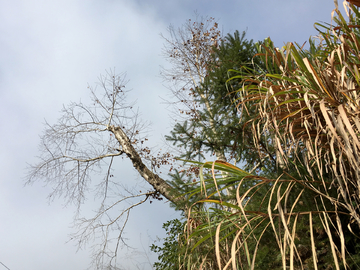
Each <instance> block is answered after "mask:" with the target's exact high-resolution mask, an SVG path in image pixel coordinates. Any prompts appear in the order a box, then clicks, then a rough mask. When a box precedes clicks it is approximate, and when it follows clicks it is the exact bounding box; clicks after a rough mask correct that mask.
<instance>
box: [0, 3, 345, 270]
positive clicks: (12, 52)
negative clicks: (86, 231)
mask: <svg viewBox="0 0 360 270" xmlns="http://www.w3.org/2000/svg"><path fill="white" fill-rule="evenodd" d="M339 4H340V5H341V1H339ZM333 9H334V3H333V1H332V0H316V1H314V0H302V1H296V0H287V1H285V0H272V1H268V0H253V1H242V0H236V1H235V0H226V1H218V0H207V1H205V0H172V1H169V0H132V1H130V0H82V1H80V0H61V1H60V0H52V1H48V0H47V1H45V0H12V1H8V0H0V115H1V117H0V127H1V128H0V129H1V133H0V138H1V140H0V150H1V151H0V172H1V177H0V262H1V263H2V264H4V265H6V267H8V268H9V269H10V270H29V269H37V270H48V269H52V270H64V269H76V270H81V269H86V268H87V267H89V266H90V262H91V254H90V251H89V249H88V248H85V249H82V250H77V246H76V245H75V243H74V242H71V241H69V234H71V233H73V232H74V229H73V228H72V227H71V225H72V221H73V218H74V214H75V210H76V209H75V207H74V206H72V205H66V204H65V201H64V200H63V199H62V198H58V199H55V200H54V201H52V202H49V201H48V199H47V195H48V194H49V193H50V192H51V190H52V187H51V186H46V185H45V183H44V182H41V181H38V182H35V183H34V184H33V185H30V186H29V185H26V186H24V183H25V176H26V172H27V170H26V168H27V166H28V165H27V164H34V163H35V162H36V161H37V159H36V156H38V155H39V154H40V153H39V150H38V145H39V143H40V139H39V136H40V135H41V134H42V133H43V131H44V128H45V127H44V122H45V119H46V121H48V122H49V123H55V122H56V120H57V119H58V118H59V117H60V116H61V113H60V110H61V109H62V106H63V105H66V104H69V103H70V102H72V101H73V102H78V101H80V100H85V101H86V100H87V99H88V97H89V89H88V86H89V85H94V84H95V83H96V82H98V78H99V76H100V75H101V74H106V72H107V71H110V70H112V71H113V70H115V72H116V73H122V72H126V74H127V78H128V79H129V83H128V85H127V87H128V88H130V89H132V92H131V94H130V98H132V99H136V100H137V106H138V107H139V112H140V116H141V118H142V119H143V120H144V121H148V122H151V123H152V124H151V126H150V130H149V136H150V137H149V141H150V144H152V145H154V146H158V147H159V148H161V143H162V137H163V136H164V135H166V134H168V133H169V131H170V130H171V123H172V122H171V121H170V117H169V114H170V112H169V108H168V106H167V105H166V104H164V102H163V99H164V98H165V99H166V98H168V97H169V90H168V89H167V87H166V86H164V82H163V80H162V78H161V77H160V75H159V73H160V67H161V66H166V65H167V63H166V62H165V59H164V57H163V56H162V48H163V44H164V40H163V39H162V38H161V36H160V34H163V35H164V36H166V35H167V28H168V27H169V25H173V26H174V27H180V26H181V25H182V24H183V23H185V21H186V20H188V19H193V18H194V17H195V16H194V14H195V12H197V13H198V14H199V15H202V16H209V17H214V18H215V19H216V21H218V23H219V25H220V29H221V30H222V31H223V33H224V34H227V33H233V32H234V31H235V30H239V31H244V30H246V31H247V38H248V39H253V40H255V41H257V40H263V39H264V38H266V37H269V36H270V37H271V39H272V40H273V41H274V42H275V45H276V46H277V47H281V46H283V45H284V43H285V42H288V41H292V42H298V43H299V44H303V43H304V42H305V41H307V40H308V38H309V37H310V36H311V35H315V34H316V30H315V29H314V26H313V25H314V23H315V22H330V21H331V11H332V10H333ZM117 166H118V168H117V170H118V171H119V173H118V174H117V175H116V177H117V178H119V181H125V182H126V183H127V185H129V186H136V187H144V188H148V189H150V187H149V186H148V185H147V184H146V183H145V181H144V180H142V179H141V178H140V177H139V176H137V174H136V172H135V170H134V169H133V168H132V167H131V165H130V163H129V162H126V161H124V162H119V163H118V164H117ZM95 203H96V202H95V201H94V200H91V198H89V200H88V201H87V203H86V204H84V206H83V211H84V212H85V213H91V211H92V210H94V209H96V204H95ZM177 217H179V214H178V213H176V212H175V211H174V210H173V209H171V208H170V207H169V204H168V203H166V202H164V201H162V202H158V201H154V202H153V203H152V204H149V203H147V204H145V205H142V206H140V207H138V208H137V209H135V210H134V211H133V212H132V214H131V217H130V218H131V220H130V223H129V226H127V228H126V238H127V239H128V244H129V246H130V247H131V248H129V247H124V248H121V249H120V250H119V254H118V257H119V259H118V264H119V266H120V267H121V269H126V270H132V269H145V270H148V269H152V267H151V265H152V263H153V262H154V261H155V260H156V255H155V254H152V253H151V252H150V250H149V246H150V245H151V244H152V243H154V241H157V242H156V243H159V242H158V239H159V238H162V237H165V233H164V231H163V230H162V229H161V227H162V224H163V223H164V222H166V221H168V220H171V219H174V218H177ZM2 264H0V270H1V269H6V268H5V267H4V266H3V265H2Z"/></svg>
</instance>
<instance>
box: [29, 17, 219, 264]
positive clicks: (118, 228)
mask: <svg viewBox="0 0 360 270" xmlns="http://www.w3.org/2000/svg"><path fill="white" fill-rule="evenodd" d="M184 27H185V28H184V29H182V30H180V31H179V32H178V33H176V32H175V30H173V29H172V28H170V35H171V39H166V42H167V44H168V45H169V46H170V47H171V46H172V45H174V48H173V49H171V50H169V51H168V53H171V54H173V56H174V57H172V56H171V55H170V56H169V57H170V58H172V61H170V62H171V63H172V65H173V67H174V70H173V72H177V73H176V74H177V75H172V73H171V72H170V73H169V74H167V75H166V76H171V77H174V79H175V80H176V81H178V82H179V81H182V83H185V84H186V85H188V86H190V87H188V88H187V90H188V91H190V92H191V91H195V90H194V89H195V88H197V87H198V86H200V84H201V83H203V81H204V78H205V76H206V73H207V71H206V69H207V63H208V62H209V61H210V58H211V53H212V48H213V46H214V45H216V43H217V42H218V41H219V37H220V32H219V31H218V30H217V23H215V22H214V21H213V19H212V18H211V19H210V20H208V21H207V22H206V23H203V22H195V23H191V21H189V22H188V24H186V25H185V26H184ZM180 74H181V76H180ZM182 74H184V75H182ZM175 76H176V77H175ZM99 81H100V83H99V85H97V87H95V88H92V87H89V89H90V98H91V101H90V102H89V103H88V104H87V103H83V102H78V103H71V104H70V105H68V106H66V107H64V108H63V110H62V112H61V114H62V116H61V118H60V119H59V120H58V122H57V123H56V124H54V125H51V124H49V123H46V129H45V132H44V135H43V136H42V137H41V144H40V153H41V155H40V156H39V162H38V163H37V164H34V165H30V167H29V173H28V177H27V183H29V184H30V183H33V182H34V181H37V180H40V179H41V180H44V181H45V182H46V183H48V184H50V185H51V186H52V187H53V191H52V193H51V194H50V195H49V198H51V199H52V198H54V197H64V198H65V199H66V200H67V203H74V204H75V205H76V206H77V213H76V216H75V221H74V227H75V228H76V231H75V233H74V234H73V235H72V240H74V241H77V243H78V246H79V248H81V247H84V246H85V245H87V244H89V243H90V242H91V241H92V240H95V239H96V240H97V241H96V242H95V243H96V244H95V245H93V246H92V250H93V262H92V263H93V265H95V266H96V268H97V269H104V267H108V268H109V269H112V267H116V255H117V252H118V248H119V246H120V245H121V244H125V245H126V243H125V241H124V239H123V232H124V228H125V226H126V224H127V222H128V219H129V215H130V212H131V210H132V209H133V208H134V207H137V206H139V205H141V204H143V203H144V202H146V201H147V200H149V199H157V200H161V199H162V197H161V196H163V197H164V198H166V199H167V200H169V201H170V202H172V203H174V204H175V205H178V204H181V203H183V202H184V198H183V197H180V196H179V194H178V193H177V191H176V190H175V189H174V188H173V187H172V186H171V185H169V184H168V183H167V181H165V180H164V179H163V178H162V177H160V176H159V175H158V174H157V173H156V172H155V170H154V168H158V167H160V166H162V165H169V164H170V163H171V162H172V156H171V155H170V154H169V153H165V154H160V155H159V154H157V155H155V154H153V153H152V151H151V149H149V147H146V146H145V143H144V142H145V141H146V140H147V138H146V137H144V135H143V134H144V132H143V131H144V128H145V127H146V125H145V123H143V122H142V121H141V120H139V117H138V113H137V111H136V110H135V109H134V104H130V103H129V101H128V100H127V90H126V87H125V85H126V76H125V75H124V74H120V75H116V74H112V73H108V74H107V75H106V76H102V77H100V80H99ZM99 88H100V89H99ZM99 90H100V91H99ZM187 93H188V92H186V91H183V90H179V91H178V90H176V91H174V92H173V94H174V95H175V96H176V97H177V98H178V99H179V100H185V99H184V96H185V95H187ZM200 95H201V98H202V99H203V100H206V99H207V96H206V95H207V93H206V91H205V92H202V93H200ZM188 97H189V96H188ZM184 104H185V106H187V107H188V108H189V111H191V112H192V117H196V110H195V108H196V106H197V105H196V101H195V100H194V99H192V97H191V96H190V98H189V99H188V100H187V101H186V102H185V101H184ZM205 106H207V108H208V110H209V113H211V110H210V107H209V106H210V104H208V103H206V104H205ZM211 121H212V120H211ZM211 123H212V122H211ZM212 128H213V126H212ZM213 131H214V132H216V130H215V129H214V128H213ZM217 155H218V157H219V158H221V159H224V157H223V153H222V152H219V153H217ZM120 157H121V158H126V159H129V160H130V161H131V163H132V165H133V167H134V169H135V170H136V171H137V172H138V173H139V175H140V176H141V177H142V178H143V179H144V180H145V181H146V182H148V183H149V184H150V185H151V187H152V190H149V191H147V192H139V191H138V190H136V191H135V190H131V189H128V188H127V187H124V186H121V185H120V184H119V182H117V181H116V180H114V179H115V178H114V175H113V173H114V172H113V165H114V162H116V161H115V158H116V160H117V159H118V158H120ZM92 193H95V195H96V196H97V198H98V199H99V201H100V205H99V207H98V209H97V211H96V212H95V214H94V215H93V216H92V217H90V218H85V217H82V216H81V215H80V206H81V205H82V204H83V203H84V201H85V199H86V198H88V197H89V196H91V195H90V194H92ZM126 202H127V204H126ZM124 205H125V206H124ZM181 205H183V204H181ZM119 209H120V211H119ZM182 210H185V212H186V209H182Z"/></svg>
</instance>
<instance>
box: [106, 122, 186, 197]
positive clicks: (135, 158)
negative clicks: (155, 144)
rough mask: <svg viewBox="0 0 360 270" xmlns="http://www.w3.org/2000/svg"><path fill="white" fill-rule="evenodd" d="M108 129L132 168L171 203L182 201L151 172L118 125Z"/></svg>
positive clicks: (167, 185)
mask: <svg viewBox="0 0 360 270" xmlns="http://www.w3.org/2000/svg"><path fill="white" fill-rule="evenodd" d="M108 130H109V131H110V132H112V133H113V134H114V136H115V138H116V139H117V140H118V142H119V143H120V145H121V147H122V149H121V151H123V152H124V153H125V154H126V155H127V156H128V158H129V159H130V160H131V162H132V164H133V166H134V168H135V169H136V170H137V171H138V172H139V174H140V175H141V176H142V177H143V178H144V179H145V181H146V182H148V183H149V184H150V185H152V186H153V187H154V189H155V190H156V191H158V192H159V193H160V194H161V195H163V196H164V197H165V198H166V199H168V200H169V201H171V202H173V203H175V204H176V203H177V202H180V201H182V200H183V199H182V198H180V197H178V196H176V195H174V194H173V193H172V191H173V188H172V187H171V186H170V185H169V184H168V183H167V182H166V181H165V180H164V179H162V178H161V177H160V176H159V175H157V174H155V173H153V172H152V171H151V170H150V169H149V168H148V167H147V166H146V165H145V164H144V162H143V161H142V160H141V157H140V155H139V153H138V152H137V151H136V150H135V148H134V147H133V146H132V145H131V142H130V140H129V138H128V136H127V135H126V134H125V132H124V131H123V130H122V129H121V128H120V127H115V126H109V127H108Z"/></svg>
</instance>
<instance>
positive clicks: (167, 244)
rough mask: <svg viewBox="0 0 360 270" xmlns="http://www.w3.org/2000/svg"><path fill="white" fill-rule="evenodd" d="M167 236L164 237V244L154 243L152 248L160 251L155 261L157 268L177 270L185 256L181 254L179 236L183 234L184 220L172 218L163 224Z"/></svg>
mask: <svg viewBox="0 0 360 270" xmlns="http://www.w3.org/2000/svg"><path fill="white" fill-rule="evenodd" d="M163 229H165V231H166V234H167V235H168V236H167V237H165V238H164V241H163V245H162V246H161V247H160V246H157V245H155V244H152V245H151V247H150V250H151V251H153V252H155V253H158V254H159V256H158V262H155V263H154V268H155V269H156V270H175V269H179V265H180V262H181V261H182V259H183V257H181V256H180V254H181V252H180V249H181V246H180V244H179V241H180V239H179V237H180V236H182V235H183V230H184V222H181V221H180V220H178V219H173V220H170V221H168V222H166V223H164V225H163Z"/></svg>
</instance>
